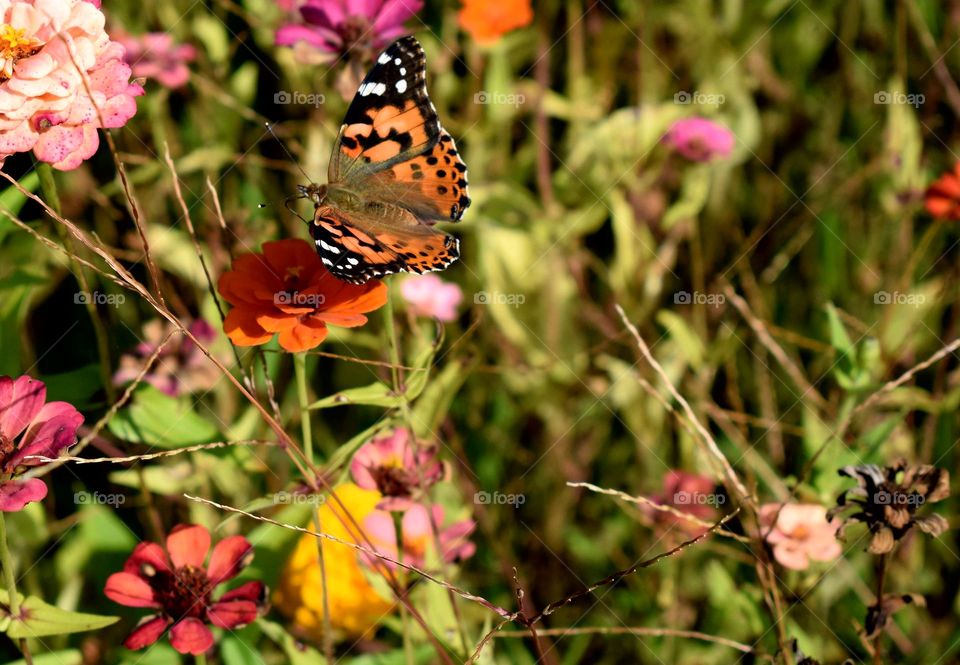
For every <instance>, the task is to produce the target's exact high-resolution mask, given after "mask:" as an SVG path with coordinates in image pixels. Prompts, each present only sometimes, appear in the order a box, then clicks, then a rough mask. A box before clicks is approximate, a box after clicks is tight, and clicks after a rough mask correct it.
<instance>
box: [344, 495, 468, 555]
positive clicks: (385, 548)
mask: <svg viewBox="0 0 960 665" xmlns="http://www.w3.org/2000/svg"><path fill="white" fill-rule="evenodd" d="M432 514H433V521H434V524H436V527H437V540H439V541H440V549H441V552H442V553H441V557H442V559H443V560H444V561H446V562H447V563H451V562H453V561H463V560H464V559H469V558H470V557H471V556H473V554H474V552H476V550H477V547H476V545H474V544H473V543H472V542H470V541H469V540H468V539H467V538H468V536H469V535H470V534H471V533H473V530H474V529H475V528H476V526H477V523H476V522H474V521H473V520H461V521H459V522H455V523H453V524H451V525H449V526H447V527H445V528H444V527H443V508H442V507H441V506H433V511H432ZM363 529H364V531H365V533H366V534H367V537H368V538H369V539H370V542H371V543H372V544H373V546H374V549H375V550H376V551H377V552H379V553H380V554H383V555H385V556H388V557H390V558H392V559H397V560H399V561H401V562H403V563H406V564H409V565H411V566H416V567H417V568H423V567H424V565H425V563H426V559H427V557H426V555H427V552H428V551H429V550H433V549H434V532H433V525H431V523H430V513H428V512H427V509H426V508H425V507H424V506H423V505H421V504H419V503H417V504H414V505H413V506H411V508H410V509H409V510H407V512H405V513H404V514H403V518H402V520H401V529H402V531H403V552H402V553H398V551H397V531H396V527H395V525H394V521H393V515H391V514H390V513H388V512H386V511H383V510H374V511H373V512H372V513H370V514H369V515H367V517H366V519H365V520H364V521H363ZM363 559H364V560H365V561H366V562H367V564H368V565H371V566H373V565H380V564H382V565H386V566H387V567H388V568H391V569H392V568H395V567H396V566H395V565H394V564H391V563H390V562H388V561H383V560H382V559H378V558H377V557H374V556H372V555H368V554H364V555H363ZM377 562H380V564H378V563H377Z"/></svg>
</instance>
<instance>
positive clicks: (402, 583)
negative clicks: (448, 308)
mask: <svg viewBox="0 0 960 665" xmlns="http://www.w3.org/2000/svg"><path fill="white" fill-rule="evenodd" d="M394 364H396V363H394ZM391 515H392V516H393V524H394V529H395V533H396V534H397V561H399V562H401V563H403V516H402V514H401V513H398V512H392V513H391ZM397 587H398V589H399V590H400V593H402V594H404V595H406V594H407V571H406V570H405V569H403V568H398V569H397ZM400 619H401V621H402V622H403V653H404V656H405V657H406V660H407V665H414V663H415V662H416V661H415V660H414V656H413V639H412V638H411V636H410V614H409V612H408V611H407V606H406V604H404V603H401V604H400Z"/></svg>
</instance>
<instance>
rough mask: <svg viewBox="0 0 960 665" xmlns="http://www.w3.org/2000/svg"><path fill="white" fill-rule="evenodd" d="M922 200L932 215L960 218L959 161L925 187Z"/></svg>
mask: <svg viewBox="0 0 960 665" xmlns="http://www.w3.org/2000/svg"><path fill="white" fill-rule="evenodd" d="M923 202H924V206H925V207H926V209H927V212H929V213H930V214H931V215H933V216H934V217H940V218H941V219H952V220H960V162H957V163H956V164H955V165H954V167H953V170H952V171H947V172H946V173H944V174H943V175H942V176H940V178H939V179H938V180H937V181H936V182H934V183H933V184H932V185H930V187H928V188H927V192H926V194H925V195H924V201H923Z"/></svg>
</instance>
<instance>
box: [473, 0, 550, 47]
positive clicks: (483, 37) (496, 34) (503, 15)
mask: <svg viewBox="0 0 960 665" xmlns="http://www.w3.org/2000/svg"><path fill="white" fill-rule="evenodd" d="M531 21H533V9H532V8H531V7H530V0H499V1H498V2H490V1H489V0H464V3H463V9H461V10H460V27H461V28H463V29H464V30H466V31H467V32H468V33H470V36H471V37H473V39H474V41H476V42H477V43H478V44H485V45H489V44H493V43H494V42H496V41H497V40H498V39H500V38H501V37H502V36H503V35H505V34H506V33H508V32H510V31H511V30H515V29H516V28H522V27H524V26H525V25H530V23H531Z"/></svg>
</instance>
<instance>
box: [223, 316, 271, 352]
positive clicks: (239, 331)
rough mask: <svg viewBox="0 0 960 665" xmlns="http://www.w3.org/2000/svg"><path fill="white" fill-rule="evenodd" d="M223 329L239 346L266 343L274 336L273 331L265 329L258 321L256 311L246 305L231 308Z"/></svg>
mask: <svg viewBox="0 0 960 665" xmlns="http://www.w3.org/2000/svg"><path fill="white" fill-rule="evenodd" d="M223 330H224V332H226V333H227V337H229V338H230V341H231V342H233V343H234V344H236V345H237V346H257V345H258V344H266V343H267V342H269V341H270V339H271V338H272V337H273V333H270V332H267V331H265V330H264V329H263V328H262V327H261V326H260V324H258V323H257V313H256V311H255V310H252V309H249V308H246V307H234V308H233V309H231V310H230V311H229V312H228V313H227V318H226V319H225V320H224V322H223Z"/></svg>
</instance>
